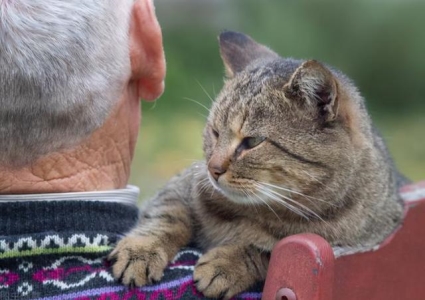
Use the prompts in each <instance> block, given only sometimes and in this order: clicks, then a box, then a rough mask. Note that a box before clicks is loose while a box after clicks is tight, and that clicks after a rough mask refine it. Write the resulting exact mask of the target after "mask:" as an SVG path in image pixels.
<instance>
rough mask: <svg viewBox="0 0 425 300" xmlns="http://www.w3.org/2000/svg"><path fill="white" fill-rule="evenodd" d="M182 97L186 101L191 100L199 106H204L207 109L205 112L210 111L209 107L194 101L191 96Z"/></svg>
mask: <svg viewBox="0 0 425 300" xmlns="http://www.w3.org/2000/svg"><path fill="white" fill-rule="evenodd" d="M183 99H184V100H188V101H191V102H193V103H196V104H198V105H199V106H201V107H202V108H205V109H206V110H207V112H208V113H210V109H209V108H208V107H206V106H205V105H203V104H202V103H201V102H199V101H196V100H195V99H192V98H188V97H183Z"/></svg>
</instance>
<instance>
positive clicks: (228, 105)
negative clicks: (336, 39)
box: [110, 32, 403, 299]
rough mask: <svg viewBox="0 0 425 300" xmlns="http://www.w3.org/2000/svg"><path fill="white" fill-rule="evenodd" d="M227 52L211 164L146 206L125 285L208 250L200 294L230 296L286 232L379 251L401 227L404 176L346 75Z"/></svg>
mask: <svg viewBox="0 0 425 300" xmlns="http://www.w3.org/2000/svg"><path fill="white" fill-rule="evenodd" d="M219 43H220V52H221V56H222V59H223V61H224V64H225V68H226V73H227V77H228V79H227V80H226V82H225V84H224V87H223V89H222V91H221V92H220V94H219V95H218V97H217V99H216V100H215V102H214V104H213V106H212V108H211V111H210V115H209V118H208V121H207V124H206V127H205V130H204V152H205V162H200V163H196V164H194V165H192V166H191V167H190V168H188V169H187V170H185V171H184V172H183V173H182V174H180V175H179V176H177V177H175V178H173V179H172V180H171V181H170V182H169V183H168V184H167V185H166V186H165V187H164V188H163V189H162V190H161V191H160V192H159V193H158V194H157V195H156V196H155V197H154V198H153V199H151V200H150V201H148V202H147V203H145V206H144V208H143V210H142V215H141V220H140V224H139V225H138V226H137V228H135V229H134V230H132V231H131V232H130V233H129V234H128V235H127V236H126V237H125V238H124V239H122V240H121V241H120V242H119V243H118V245H117V247H116V248H115V250H114V251H113V252H112V253H111V255H110V258H111V259H113V261H114V264H113V274H114V276H115V277H116V278H121V280H122V282H123V283H124V284H126V285H131V284H135V285H137V286H143V285H146V284H149V283H152V282H153V281H157V280H159V279H160V278H161V276H162V274H163V270H164V268H165V267H166V265H167V264H168V263H169V262H170V260H172V259H173V257H174V256H175V254H176V253H177V251H178V250H179V249H180V248H181V247H183V246H185V245H187V244H189V243H194V244H195V245H197V246H198V247H200V248H202V249H204V250H205V254H204V255H203V256H202V257H201V258H200V259H199V261H198V263H197V265H196V267H195V271H194V280H195V282H196V285H197V288H198V290H199V291H200V292H202V293H203V294H204V295H205V296H207V297H213V298H215V297H223V298H225V299H229V298H231V297H232V296H234V295H235V294H237V293H239V292H241V291H244V290H246V289H247V288H249V287H250V286H252V285H253V284H254V283H256V282H257V281H261V280H264V279H265V276H266V272H267V265H268V260H269V257H270V251H271V250H272V249H273V246H274V245H275V244H276V243H277V242H278V241H279V240H280V239H282V238H284V237H286V236H288V235H291V234H296V233H302V232H312V233H316V234H319V235H321V236H323V237H324V238H325V239H327V240H328V241H329V242H330V243H331V245H332V246H334V247H348V248H349V247H372V246H373V245H375V244H377V243H379V242H380V241H382V240H383V239H384V238H385V237H386V236H387V235H388V234H390V233H391V231H392V230H394V228H395V227H397V225H398V224H399V223H400V220H401V218H402V211H403V207H402V203H401V201H400V198H399V195H398V193H397V190H398V188H399V186H400V185H401V184H402V183H403V179H402V177H401V175H399V174H398V172H397V171H396V170H395V168H394V166H393V162H392V161H391V159H390V157H389V155H388V152H387V149H386V147H385V145H384V142H383V140H382V138H381V137H380V136H379V135H378V133H377V132H376V130H375V129H374V128H373V126H372V124H371V120H370V117H369V115H368V113H367V111H366V108H365V103H364V100H363V98H362V97H361V96H360V94H359V92H358V91H357V89H356V87H355V86H354V84H353V83H352V82H351V81H350V80H349V79H348V78H347V77H346V76H345V75H343V74H342V73H341V72H339V71H337V70H335V69H333V68H330V67H328V66H325V65H323V64H321V63H319V62H317V61H315V60H307V61H302V60H294V59H290V58H281V57H279V56H278V55H277V54H276V53H275V52H273V51H272V50H270V49H269V48H267V47H265V46H263V45H260V44H258V43H257V42H255V41H254V40H253V39H251V38H250V37H248V36H246V35H244V34H241V33H235V32H224V33H222V34H221V35H220V37H219Z"/></svg>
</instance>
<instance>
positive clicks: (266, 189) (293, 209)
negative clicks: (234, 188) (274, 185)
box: [257, 184, 309, 220]
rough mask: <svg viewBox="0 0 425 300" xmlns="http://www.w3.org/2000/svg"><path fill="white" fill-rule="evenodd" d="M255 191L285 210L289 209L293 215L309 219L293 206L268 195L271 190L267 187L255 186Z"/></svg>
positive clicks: (270, 194) (272, 195)
mask: <svg viewBox="0 0 425 300" xmlns="http://www.w3.org/2000/svg"><path fill="white" fill-rule="evenodd" d="M257 190H258V191H259V192H260V193H262V194H263V195H265V196H266V197H268V198H269V199H272V200H275V201H276V202H277V203H279V204H281V205H283V206H284V207H285V208H287V209H289V210H290V211H292V212H294V213H295V214H297V215H299V216H302V217H303V218H305V219H307V220H309V217H308V216H307V215H306V214H305V213H304V212H303V211H302V210H301V209H300V208H298V207H295V206H294V205H292V204H289V203H288V202H286V201H285V200H283V199H282V198H280V197H278V196H276V195H274V194H272V193H270V192H271V190H270V189H268V188H267V187H264V186H262V185H260V184H257ZM266 202H267V201H266Z"/></svg>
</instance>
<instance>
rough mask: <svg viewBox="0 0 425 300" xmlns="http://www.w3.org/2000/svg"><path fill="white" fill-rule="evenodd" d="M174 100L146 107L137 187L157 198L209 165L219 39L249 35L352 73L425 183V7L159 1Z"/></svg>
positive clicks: (404, 0)
mask: <svg viewBox="0 0 425 300" xmlns="http://www.w3.org/2000/svg"><path fill="white" fill-rule="evenodd" d="M155 4H156V11H157V16H158V19H159V22H160V23H161V26H162V30H163V38H164V47H165V54H166V58H167V78H166V90H165V93H164V95H163V96H162V97H161V98H160V99H159V100H158V101H157V102H156V103H155V104H147V103H144V104H143V121H142V128H141V132H140V137H139V142H138V145H137V150H136V156H135V159H134V163H133V169H132V176H131V180H130V181H131V183H132V184H135V185H137V186H139V187H140V188H141V194H142V195H141V197H142V198H146V197H148V196H150V195H152V194H153V193H154V192H155V190H157V189H158V188H159V187H160V186H161V185H162V184H164V182H165V181H166V180H167V179H169V178H170V177H171V176H173V174H175V173H176V172H178V171H180V170H182V169H183V168H185V167H186V166H188V165H190V163H191V162H193V161H195V160H197V159H201V158H202V138H201V135H202V129H203V125H204V121H205V118H206V115H207V110H206V109H205V108H203V107H202V106H201V105H198V104H196V103H194V102H193V101H191V100H188V99H187V98H190V99H193V100H196V101H198V102H199V103H201V104H202V105H205V106H207V107H209V106H210V104H211V100H210V99H209V98H210V97H209V96H211V97H212V98H214V96H215V95H216V94H217V93H218V91H219V90H220V88H221V86H222V83H223V76H224V72H223V70H224V69H223V66H222V63H221V60H220V56H219V52H218V46H217V35H218V34H219V33H220V31H222V30H224V29H228V30H235V31H240V32H244V33H246V34H249V35H251V36H252V37H253V38H254V39H256V40H257V41H259V42H261V43H263V44H266V45H268V46H269V47H271V48H272V49H274V50H275V51H276V52H278V53H279V54H280V55H281V56H289V57H295V58H314V59H317V60H320V61H323V62H326V63H328V64H330V65H333V66H335V67H336V68H338V69H340V70H342V71H343V72H344V73H346V74H347V75H348V76H349V77H351V78H352V79H353V80H354V81H355V82H356V84H357V86H358V88H359V89H360V91H361V93H362V94H363V96H364V97H365V98H366V100H367V106H368V108H369V111H370V113H371V115H372V117H373V119H374V121H375V124H376V126H377V127H378V128H379V129H380V130H381V131H382V133H383V135H384V137H385V138H386V141H387V143H388V145H389V148H390V150H391V152H392V155H393V157H394V158H395V161H396V164H397V166H398V167H399V168H400V169H401V171H402V172H403V173H405V174H406V175H407V176H408V177H409V178H411V179H412V180H416V181H417V180H421V179H422V180H425V82H424V81H425V57H424V56H425V33H424V30H425V1H410V0H386V1H384V0H381V1H379V0H368V1H367V0H358V1H341V0H339V1H338V0H334V1H298V0H297V1H294V0H274V1H272V0H192V1H190V0H185V1H183V0H156V1H155Z"/></svg>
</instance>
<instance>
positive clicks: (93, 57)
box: [0, 0, 134, 166]
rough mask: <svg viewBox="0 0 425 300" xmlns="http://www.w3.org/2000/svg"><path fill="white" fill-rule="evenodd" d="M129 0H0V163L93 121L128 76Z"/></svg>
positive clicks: (18, 160) (76, 138)
mask: <svg viewBox="0 0 425 300" xmlns="http://www.w3.org/2000/svg"><path fill="white" fill-rule="evenodd" d="M133 2H134V1H133V0H0V165H9V166H23V165H26V164H29V163H31V162H33V161H34V160H36V159H37V158H39V157H40V156H42V155H46V154H48V153H50V152H52V151H57V150H60V149H63V148H66V147H71V146H74V145H76V144H77V143H78V142H81V141H82V139H84V138H86V137H87V136H88V135H90V134H91V133H92V132H93V131H94V130H95V129H97V128H98V127H100V126H101V125H102V124H103V123H104V121H105V119H106V118H107V116H108V115H109V113H110V112H111V110H112V108H113V107H114V105H115V104H116V103H117V100H118V98H119V96H120V94H121V93H122V91H123V88H124V86H125V82H126V81H127V80H128V79H129V76H130V59H129V46H128V44H129V40H128V39H129V38H128V32H129V18H130V13H131V7H132V4H133Z"/></svg>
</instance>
